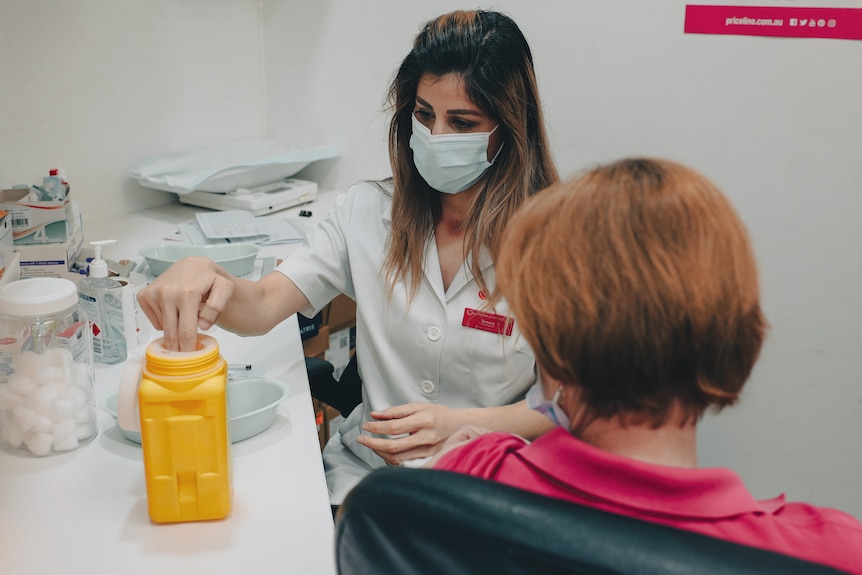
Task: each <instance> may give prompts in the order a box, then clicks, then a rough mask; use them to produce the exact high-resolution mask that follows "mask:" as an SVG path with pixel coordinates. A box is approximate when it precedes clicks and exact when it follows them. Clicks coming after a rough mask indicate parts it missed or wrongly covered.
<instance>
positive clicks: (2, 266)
mask: <svg viewBox="0 0 862 575" xmlns="http://www.w3.org/2000/svg"><path fill="white" fill-rule="evenodd" d="M14 255H15V246H14V245H13V243H12V218H11V216H10V215H9V214H8V213H7V212H4V211H2V210H0V278H2V277H3V276H5V275H6V270H7V268H9V267H10V266H12V264H13V260H14ZM15 265H17V264H15Z"/></svg>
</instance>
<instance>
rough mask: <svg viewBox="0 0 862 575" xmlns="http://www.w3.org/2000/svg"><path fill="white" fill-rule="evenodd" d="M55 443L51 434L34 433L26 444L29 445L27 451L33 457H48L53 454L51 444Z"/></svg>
mask: <svg viewBox="0 0 862 575" xmlns="http://www.w3.org/2000/svg"><path fill="white" fill-rule="evenodd" d="M53 442H54V439H53V438H52V437H51V434H50V433H34V434H32V435H31V436H30V437H28V438H27V441H26V442H25V443H26V444H27V449H29V450H30V453H32V454H33V455H48V454H49V453H51V444H52V443H53Z"/></svg>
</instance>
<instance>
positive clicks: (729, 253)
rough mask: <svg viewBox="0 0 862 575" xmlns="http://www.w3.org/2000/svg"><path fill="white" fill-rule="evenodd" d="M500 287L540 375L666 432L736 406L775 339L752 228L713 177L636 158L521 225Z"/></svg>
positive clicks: (567, 186)
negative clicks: (666, 427)
mask: <svg viewBox="0 0 862 575" xmlns="http://www.w3.org/2000/svg"><path fill="white" fill-rule="evenodd" d="M496 269H497V281H498V284H499V287H500V289H501V291H502V293H503V295H504V297H505V298H506V299H507V300H508V301H509V304H510V306H511V309H512V311H513V313H514V315H515V318H516V321H517V322H518V324H519V326H520V330H521V332H522V333H523V334H524V337H525V338H526V339H527V341H528V342H529V343H530V345H531V346H532V348H533V350H534V352H535V354H536V360H537V363H538V364H539V366H540V367H541V368H542V369H544V370H545V371H546V372H547V373H548V374H549V375H550V376H552V377H554V378H555V379H558V380H560V381H563V382H564V383H568V384H574V385H576V386H577V387H578V388H579V397H580V399H581V402H582V405H583V408H584V410H585V414H586V417H587V418H588V419H596V418H609V417H623V416H624V419H625V420H629V419H630V418H635V420H637V421H647V422H651V423H652V424H653V425H660V424H661V423H663V422H664V421H665V420H666V419H667V417H668V414H669V411H670V409H671V408H672V407H673V406H674V404H678V405H679V406H680V407H682V409H683V412H684V415H685V417H686V419H689V418H693V419H697V418H699V417H700V416H701V415H702V414H703V412H704V411H705V410H706V409H707V408H710V407H712V408H715V409H716V410H719V409H721V408H723V407H725V406H727V405H730V404H732V403H734V402H735V401H736V399H737V398H738V396H739V394H740V392H741V390H742V386H743V384H744V383H745V381H746V380H747V379H748V376H749V374H750V372H751V369H752V367H753V366H754V363H755V362H756V361H757V357H758V355H759V353H760V348H761V345H762V342H763V339H764V335H765V330H766V320H765V318H764V316H763V313H762V311H761V309H760V301H759V299H760V298H759V288H758V279H757V268H756V263H755V259H754V254H753V252H752V248H751V244H750V242H749V239H748V234H747V232H746V229H745V226H744V225H743V223H742V221H741V220H740V218H739V216H738V215H737V213H736V211H735V210H734V209H733V206H732V205H731V204H730V202H729V200H728V199H727V198H726V197H725V196H724V195H723V194H722V193H721V191H720V190H719V189H718V188H717V187H716V186H715V185H713V184H712V183H711V182H710V181H709V180H707V179H706V178H705V177H704V176H702V175H701V174H699V173H697V172H696V171H694V170H692V169H690V168H687V167H685V166H682V165H680V164H677V163H673V162H669V161H664V160H655V159H637V158H636V159H626V160H621V161H618V162H615V163H612V164H609V165H606V166H602V167H599V168H596V169H594V170H591V171H589V172H587V173H585V174H584V175H582V176H581V177H579V178H577V179H575V180H572V181H569V182H565V183H560V184H556V185H554V186H552V187H550V188H548V189H546V190H545V191H543V192H541V193H539V194H538V195H537V196H535V197H534V198H533V199H531V200H530V201H528V202H527V204H526V205H525V206H524V207H523V208H522V209H521V210H520V211H519V212H518V213H517V214H516V216H515V217H514V219H513V220H512V221H511V222H510V225H509V227H508V229H507V231H506V233H505V235H504V238H503V242H502V245H501V252H500V256H499V258H498V261H497V263H496Z"/></svg>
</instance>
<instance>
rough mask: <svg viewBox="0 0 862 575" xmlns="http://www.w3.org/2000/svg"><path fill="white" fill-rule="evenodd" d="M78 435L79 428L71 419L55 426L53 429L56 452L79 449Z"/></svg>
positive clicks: (53, 444)
mask: <svg viewBox="0 0 862 575" xmlns="http://www.w3.org/2000/svg"><path fill="white" fill-rule="evenodd" d="M77 433H78V430H77V426H76V425H75V422H74V421H72V420H71V419H66V420H64V421H61V422H60V423H57V424H55V425H54V426H53V428H52V429H51V435H52V436H53V443H52V446H53V447H54V451H72V450H73V449H75V448H76V447H78V435H77Z"/></svg>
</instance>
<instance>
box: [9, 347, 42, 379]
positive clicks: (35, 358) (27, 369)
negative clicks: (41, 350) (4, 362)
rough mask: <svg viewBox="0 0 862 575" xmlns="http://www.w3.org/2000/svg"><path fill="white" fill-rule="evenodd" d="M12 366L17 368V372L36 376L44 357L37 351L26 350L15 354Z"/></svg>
mask: <svg viewBox="0 0 862 575" xmlns="http://www.w3.org/2000/svg"><path fill="white" fill-rule="evenodd" d="M12 367H14V368H15V372H16V373H22V374H24V375H31V376H35V375H37V374H38V373H39V370H40V369H41V367H42V359H41V358H40V357H39V355H38V354H37V353H36V352H33V351H25V352H22V353H20V354H18V355H17V356H15V358H14V359H13V360H12Z"/></svg>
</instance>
